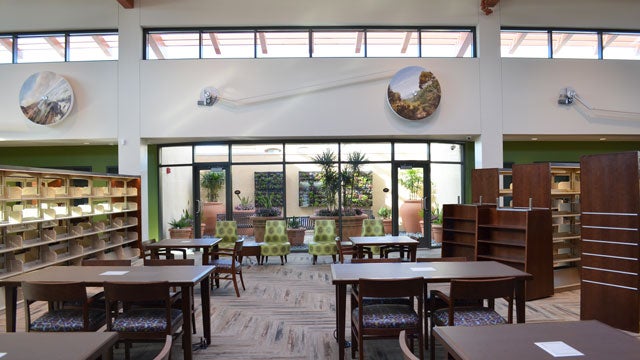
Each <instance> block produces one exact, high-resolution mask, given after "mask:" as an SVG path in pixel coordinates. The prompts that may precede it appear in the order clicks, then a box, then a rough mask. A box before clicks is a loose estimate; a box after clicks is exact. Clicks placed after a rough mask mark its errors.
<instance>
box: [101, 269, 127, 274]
mask: <svg viewBox="0 0 640 360" xmlns="http://www.w3.org/2000/svg"><path fill="white" fill-rule="evenodd" d="M128 272H129V271H127V270H123V271H105V272H103V273H102V274H100V275H124V274H126V273H128Z"/></svg>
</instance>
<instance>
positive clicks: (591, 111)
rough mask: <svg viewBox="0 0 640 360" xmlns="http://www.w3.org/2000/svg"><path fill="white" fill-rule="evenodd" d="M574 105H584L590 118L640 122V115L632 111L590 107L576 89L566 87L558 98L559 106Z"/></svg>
mask: <svg viewBox="0 0 640 360" xmlns="http://www.w3.org/2000/svg"><path fill="white" fill-rule="evenodd" d="M574 103H579V104H580V105H582V106H583V107H584V110H586V111H585V113H586V115H587V116H589V117H593V118H604V119H621V120H636V121H640V113H637V112H631V111H619V110H608V109H597V108H594V107H592V106H591V105H589V104H588V103H587V102H586V101H585V100H584V99H583V98H581V97H580V96H579V95H578V93H577V92H576V91H575V90H574V89H572V88H570V87H566V88H564V89H562V90H560V95H559V96H558V104H560V105H567V106H569V105H572V104H574Z"/></svg>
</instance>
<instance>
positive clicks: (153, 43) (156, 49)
mask: <svg viewBox="0 0 640 360" xmlns="http://www.w3.org/2000/svg"><path fill="white" fill-rule="evenodd" d="M156 36H157V35H151V36H149V47H151V51H153V53H154V54H156V58H158V60H164V54H163V53H162V49H160V44H158V42H161V41H162V40H161V39H157V38H156Z"/></svg>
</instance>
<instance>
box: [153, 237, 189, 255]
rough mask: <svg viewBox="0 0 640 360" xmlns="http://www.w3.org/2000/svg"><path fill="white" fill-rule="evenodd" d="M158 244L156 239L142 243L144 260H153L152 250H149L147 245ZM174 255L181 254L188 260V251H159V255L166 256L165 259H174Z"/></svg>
mask: <svg viewBox="0 0 640 360" xmlns="http://www.w3.org/2000/svg"><path fill="white" fill-rule="evenodd" d="M155 242H158V240H156V239H149V240H147V241H143V242H142V258H143V259H150V258H151V249H149V248H147V247H146V246H145V245H146V244H152V243H155ZM173 253H177V254H181V255H182V258H183V259H186V258H187V250H186V249H158V255H159V256H164V257H165V259H173V258H174V257H175V255H174V254H173Z"/></svg>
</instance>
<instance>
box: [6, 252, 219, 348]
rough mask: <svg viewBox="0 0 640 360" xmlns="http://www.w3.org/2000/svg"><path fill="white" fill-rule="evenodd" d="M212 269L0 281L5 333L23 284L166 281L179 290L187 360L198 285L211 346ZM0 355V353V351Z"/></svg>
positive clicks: (65, 271) (56, 273) (72, 269)
mask: <svg viewBox="0 0 640 360" xmlns="http://www.w3.org/2000/svg"><path fill="white" fill-rule="evenodd" d="M214 269H215V266H211V265H206V266H50V267H47V268H43V269H39V270H35V271H31V272H28V273H24V274H20V275H16V276H11V277H8V278H5V279H1V280H0V286H4V287H5V295H4V296H5V306H6V331H7V332H15V331H16V304H17V293H18V287H19V286H21V285H22V282H23V281H50V282H56V281H58V282H65V281H70V282H74V281H79V282H83V283H85V284H86V286H92V287H100V286H102V285H103V283H104V282H106V281H118V282H136V283H139V282H157V281H168V282H169V285H170V286H179V287H180V288H181V290H182V297H183V301H182V314H183V315H184V316H183V317H184V323H183V325H182V328H183V336H182V347H183V349H184V359H185V360H191V359H192V357H193V354H192V351H193V349H192V339H191V288H193V287H195V285H196V284H198V283H200V294H201V298H202V328H203V329H204V330H203V331H204V338H205V341H206V344H210V343H211V318H210V299H209V295H210V287H209V277H210V276H209V275H210V274H211V273H212V272H213V270H214ZM108 272H123V274H122V275H106V274H105V273H108ZM0 351H2V350H1V349H0Z"/></svg>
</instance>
